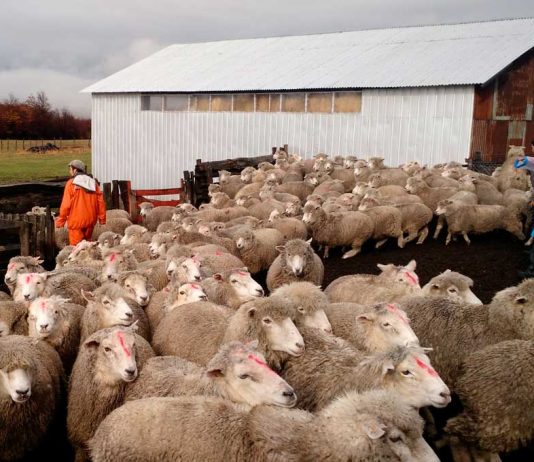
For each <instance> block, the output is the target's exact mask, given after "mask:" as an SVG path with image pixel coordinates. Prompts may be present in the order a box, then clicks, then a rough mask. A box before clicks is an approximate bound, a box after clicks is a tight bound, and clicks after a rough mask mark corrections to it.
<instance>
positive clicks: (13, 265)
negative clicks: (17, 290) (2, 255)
mask: <svg viewBox="0 0 534 462" xmlns="http://www.w3.org/2000/svg"><path fill="white" fill-rule="evenodd" d="M43 261H44V260H41V259H39V258H36V257H32V258H31V259H30V261H29V263H30V264H26V263H24V262H21V261H10V262H9V264H8V265H7V271H6V274H5V276H4V282H5V283H6V285H8V286H9V285H13V284H15V283H16V282H17V276H18V275H19V274H21V273H26V272H28V271H31V270H33V269H34V268H35V267H36V266H39V265H40V264H41V263H43Z"/></svg>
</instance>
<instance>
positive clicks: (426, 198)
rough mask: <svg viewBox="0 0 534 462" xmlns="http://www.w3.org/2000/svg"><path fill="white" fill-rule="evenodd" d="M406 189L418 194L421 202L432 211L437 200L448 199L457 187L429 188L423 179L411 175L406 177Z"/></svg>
mask: <svg viewBox="0 0 534 462" xmlns="http://www.w3.org/2000/svg"><path fill="white" fill-rule="evenodd" d="M406 189H407V190H408V191H409V192H410V193H412V194H416V195H417V196H419V197H420V198H421V199H422V200H423V203H424V204H425V205H426V206H427V207H428V208H429V209H430V210H432V211H433V212H434V211H435V210H436V207H437V206H438V202H439V201H441V200H444V199H448V198H449V197H451V196H452V195H454V194H455V193H457V192H458V189H457V188H447V187H444V188H431V187H430V186H428V185H427V184H426V183H425V182H424V180H421V179H419V178H413V177H412V178H408V182H407V183H406Z"/></svg>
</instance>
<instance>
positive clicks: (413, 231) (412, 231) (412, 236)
mask: <svg viewBox="0 0 534 462" xmlns="http://www.w3.org/2000/svg"><path fill="white" fill-rule="evenodd" d="M416 237H417V230H416V229H410V230H408V237H407V238H406V239H404V245H406V244H408V242H412V241H413V240H414V239H415V238H416Z"/></svg>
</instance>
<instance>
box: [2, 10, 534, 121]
mask: <svg viewBox="0 0 534 462" xmlns="http://www.w3.org/2000/svg"><path fill="white" fill-rule="evenodd" d="M2 13H3V17H4V18H9V21H3V23H2V27H1V28H0V43H2V46H1V47H0V71H4V73H6V72H7V74H5V75H9V76H13V75H16V73H17V72H19V71H20V72H22V74H21V75H24V76H25V77H24V82H25V85H27V88H25V89H24V91H27V93H32V92H34V91H36V90H37V89H40V88H42V89H44V90H45V91H47V93H50V94H51V92H53V91H54V83H55V84H56V86H60V85H63V82H75V81H76V79H80V81H89V82H94V81H97V80H99V79H101V78H103V77H106V76H107V75H109V74H111V73H113V72H116V71H117V70H119V69H121V68H123V67H126V66H128V65H130V64H132V63H134V62H136V61H138V60H139V59H141V58H143V57H145V56H147V55H149V54H151V53H153V52H154V51H157V50H158V49H161V48H163V47H164V46H166V45H169V44H172V43H186V42H197V41H209V40H222V39H234V38H250V37H267V36H275V35H299V34H309V33H320V32H334V31H343V30H357V29H368V28H377V27H392V26H405V25H418V24H436V23H447V22H468V21H477V20H487V19H497V18H504V17H521V16H529V15H532V14H533V11H532V6H531V2H528V1H524V0H508V1H507V2H503V1H502V0H405V1H402V2H401V1H399V0H375V1H369V0H329V1H326V0H322V1H317V0H289V1H288V0H270V1H262V2H259V1H255V0H152V1H147V0H47V1H43V0H3V1H2ZM28 69H34V70H35V72H34V79H33V81H32V78H31V75H28V72H27V70H28ZM39 69H40V70H41V71H39ZM21 70H22V71H21ZM53 72H55V73H56V74H53ZM43 73H44V75H47V76H51V75H56V76H57V78H58V79H59V80H57V81H55V82H54V80H53V79H52V80H46V82H47V85H50V87H46V88H44V87H43V85H44V83H42V76H41V74H43ZM12 82H13V81H11V80H9V79H2V80H0V96H1V95H5V94H8V93H9V92H15V89H14V88H8V87H6V86H5V85H10V84H12ZM14 82H15V83H16V80H15V81H14ZM84 85H85V84H82V85H81V86H80V87H79V88H78V89H74V87H68V88H69V90H68V91H69V92H70V91H71V90H70V88H73V90H72V91H73V92H72V93H71V94H70V95H67V98H65V100H66V101H67V103H66V104H67V105H68V106H69V107H71V108H74V106H75V104H78V102H76V103H74V101H79V100H78V99H77V98H78V95H77V93H76V91H77V90H80V89H81V88H82V87H83V86H84ZM19 87H22V85H21V84H19ZM38 87H39V88H38ZM69 101H72V103H70V102H69ZM88 110H89V103H86V109H85V112H88Z"/></svg>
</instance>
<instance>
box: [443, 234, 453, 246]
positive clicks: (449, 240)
mask: <svg viewBox="0 0 534 462" xmlns="http://www.w3.org/2000/svg"><path fill="white" fill-rule="evenodd" d="M451 238H452V234H451V233H450V232H448V233H447V239H445V245H449V244H450V243H451Z"/></svg>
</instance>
